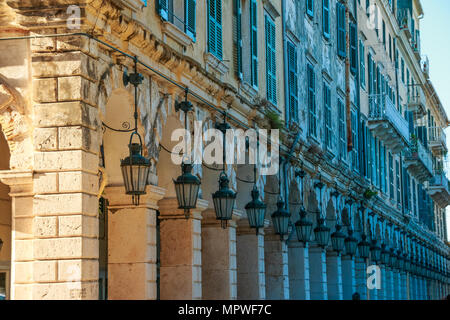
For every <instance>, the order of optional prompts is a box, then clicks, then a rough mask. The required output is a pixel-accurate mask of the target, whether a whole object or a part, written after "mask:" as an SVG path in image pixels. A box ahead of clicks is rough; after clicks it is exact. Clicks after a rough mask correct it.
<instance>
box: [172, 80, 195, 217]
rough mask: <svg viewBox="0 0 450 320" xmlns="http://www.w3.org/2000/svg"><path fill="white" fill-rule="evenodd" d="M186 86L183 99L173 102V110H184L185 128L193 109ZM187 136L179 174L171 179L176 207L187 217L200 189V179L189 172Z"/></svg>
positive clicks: (190, 168) (190, 167) (190, 169)
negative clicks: (189, 113) (176, 202)
mask: <svg viewBox="0 0 450 320" xmlns="http://www.w3.org/2000/svg"><path fill="white" fill-rule="evenodd" d="M188 92H189V90H188V88H186V89H185V100H184V101H181V102H176V103H175V111H179V110H181V111H183V112H184V126H185V128H186V130H187V114H188V112H189V111H191V110H192V109H193V107H192V103H190V102H189V101H188V99H187V97H188ZM187 140H188V139H187V137H186V138H185V148H184V152H185V157H184V159H183V162H182V163H181V176H179V177H178V178H177V179H176V180H174V181H173V183H174V185H175V193H176V195H177V200H178V208H179V209H183V210H184V215H185V217H186V218H189V212H190V210H191V209H194V208H195V207H196V206H197V199H198V193H199V190H200V184H201V182H200V179H199V178H198V177H197V176H195V175H193V174H192V173H191V171H192V167H193V166H192V164H191V163H190V162H191V161H190V159H189V157H188V156H187V154H188V151H187Z"/></svg>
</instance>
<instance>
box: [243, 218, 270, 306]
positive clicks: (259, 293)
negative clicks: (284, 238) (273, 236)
mask: <svg viewBox="0 0 450 320" xmlns="http://www.w3.org/2000/svg"><path fill="white" fill-rule="evenodd" d="M236 248H237V298H238V300H264V299H265V298H266V283H265V269H264V231H263V229H259V233H258V235H256V234H255V229H252V228H250V227H249V225H248V221H247V219H241V220H239V221H238V227H237V243H236Z"/></svg>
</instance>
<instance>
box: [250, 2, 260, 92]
mask: <svg viewBox="0 0 450 320" xmlns="http://www.w3.org/2000/svg"><path fill="white" fill-rule="evenodd" d="M257 17H258V12H257V7H256V0H251V2H250V29H251V30H250V42H251V51H252V53H251V73H252V76H251V84H252V86H253V87H254V88H257V87H258V23H257V21H258V20H257Z"/></svg>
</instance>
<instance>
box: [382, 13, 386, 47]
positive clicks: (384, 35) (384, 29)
mask: <svg viewBox="0 0 450 320" xmlns="http://www.w3.org/2000/svg"><path fill="white" fill-rule="evenodd" d="M382 28H383V29H382V32H383V45H384V48H385V49H386V23H385V22H384V20H383V27H382Z"/></svg>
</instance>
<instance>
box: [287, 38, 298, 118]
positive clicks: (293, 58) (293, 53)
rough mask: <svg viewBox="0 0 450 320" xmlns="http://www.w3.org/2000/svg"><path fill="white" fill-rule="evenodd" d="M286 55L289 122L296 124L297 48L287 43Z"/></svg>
mask: <svg viewBox="0 0 450 320" xmlns="http://www.w3.org/2000/svg"><path fill="white" fill-rule="evenodd" d="M287 49H288V50H287V54H288V72H289V78H288V83H289V85H288V90H289V115H290V121H295V122H298V74H297V48H296V47H295V45H294V44H293V43H291V42H290V41H288V42H287Z"/></svg>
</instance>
